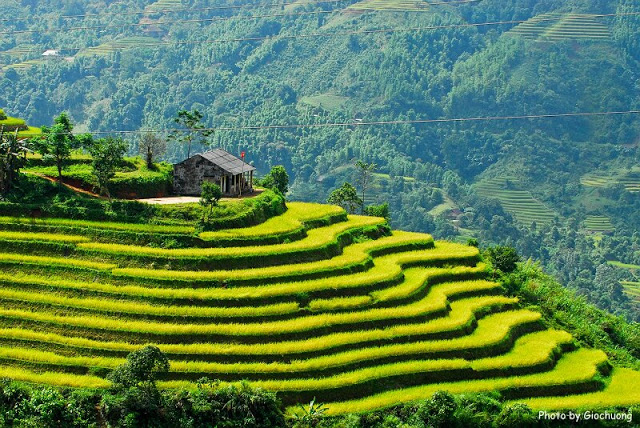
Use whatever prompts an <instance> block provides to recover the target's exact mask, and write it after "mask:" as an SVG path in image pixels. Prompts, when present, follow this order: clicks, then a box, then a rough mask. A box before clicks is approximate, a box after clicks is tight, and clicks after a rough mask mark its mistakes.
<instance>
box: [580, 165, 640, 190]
mask: <svg viewBox="0 0 640 428" xmlns="http://www.w3.org/2000/svg"><path fill="white" fill-rule="evenodd" d="M580 183H581V184H582V185H583V186H587V187H597V188H602V187H611V186H615V185H617V184H622V185H623V186H624V187H625V189H627V191H629V192H632V193H636V192H640V168H639V167H637V166H635V167H632V168H627V169H619V170H614V171H611V172H608V173H604V172H602V173H598V172H593V173H589V174H585V175H583V176H582V177H581V178H580Z"/></svg>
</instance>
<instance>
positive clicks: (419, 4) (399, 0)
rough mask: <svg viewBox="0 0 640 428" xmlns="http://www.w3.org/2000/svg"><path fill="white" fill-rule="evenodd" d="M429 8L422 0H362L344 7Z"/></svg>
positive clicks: (366, 8)
mask: <svg viewBox="0 0 640 428" xmlns="http://www.w3.org/2000/svg"><path fill="white" fill-rule="evenodd" d="M428 8H429V5H428V4H427V2H424V1H422V0H363V1H361V2H358V3H356V4H353V5H351V6H349V7H347V8H346V10H347V11H369V10H398V11H421V10H426V9H428Z"/></svg>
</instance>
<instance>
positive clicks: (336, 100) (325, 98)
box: [300, 94, 349, 111]
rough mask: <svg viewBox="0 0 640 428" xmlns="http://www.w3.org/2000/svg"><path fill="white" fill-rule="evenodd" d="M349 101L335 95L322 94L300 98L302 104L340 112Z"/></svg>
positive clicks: (347, 98) (346, 98)
mask: <svg viewBox="0 0 640 428" xmlns="http://www.w3.org/2000/svg"><path fill="white" fill-rule="evenodd" d="M347 101H349V97H343V96H340V95H333V94H320V95H313V96H306V97H301V98H300V103H303V104H307V105H310V106H312V107H316V108H321V109H324V110H327V111H334V110H339V109H340V108H341V107H342V106H343V105H344V104H345V103H346V102H347Z"/></svg>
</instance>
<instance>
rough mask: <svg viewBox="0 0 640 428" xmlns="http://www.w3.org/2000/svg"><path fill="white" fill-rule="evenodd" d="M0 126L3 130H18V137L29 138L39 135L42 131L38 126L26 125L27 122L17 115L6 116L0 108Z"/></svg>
mask: <svg viewBox="0 0 640 428" xmlns="http://www.w3.org/2000/svg"><path fill="white" fill-rule="evenodd" d="M0 128H1V129H2V130H3V131H4V132H12V133H13V132H16V131H18V137H21V138H29V137H33V136H35V135H39V134H40V133H41V132H42V131H41V130H40V128H35V127H33V126H28V125H27V122H26V121H24V120H23V119H19V118H17V117H11V116H7V115H6V114H5V112H4V110H2V109H0Z"/></svg>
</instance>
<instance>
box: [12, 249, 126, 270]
mask: <svg viewBox="0 0 640 428" xmlns="http://www.w3.org/2000/svg"><path fill="white" fill-rule="evenodd" d="M2 265H26V266H56V267H64V268H70V269H90V270H97V271H110V270H111V269H113V268H115V267H116V265H114V264H111V263H100V262H94V261H90V260H78V259H72V258H63V257H46V256H30V255H24V254H11V253H0V266H2Z"/></svg>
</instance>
